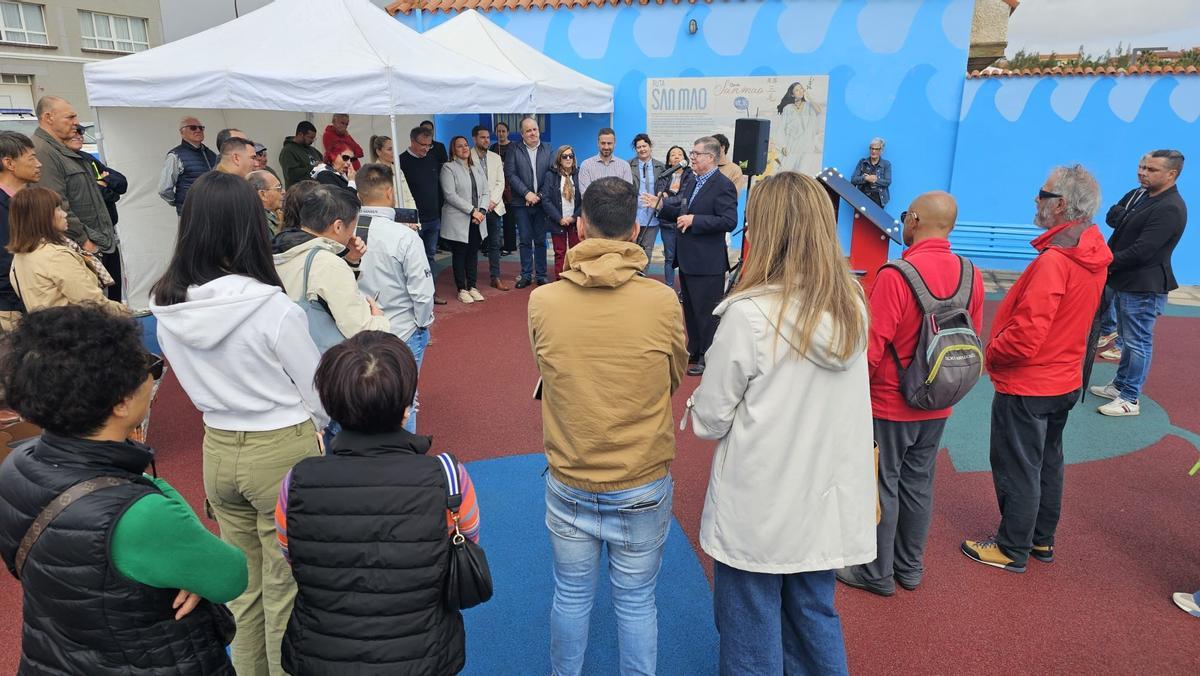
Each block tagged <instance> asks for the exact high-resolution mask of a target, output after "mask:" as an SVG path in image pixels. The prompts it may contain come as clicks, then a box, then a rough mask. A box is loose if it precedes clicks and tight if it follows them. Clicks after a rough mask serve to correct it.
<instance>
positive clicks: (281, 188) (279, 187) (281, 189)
mask: <svg viewBox="0 0 1200 676" xmlns="http://www.w3.org/2000/svg"><path fill="white" fill-rule="evenodd" d="M263 190H267V191H270V190H274V191H276V192H283V186H281V185H277V186H274V187H271V188H263Z"/></svg>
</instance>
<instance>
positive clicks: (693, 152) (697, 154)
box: [688, 150, 716, 157]
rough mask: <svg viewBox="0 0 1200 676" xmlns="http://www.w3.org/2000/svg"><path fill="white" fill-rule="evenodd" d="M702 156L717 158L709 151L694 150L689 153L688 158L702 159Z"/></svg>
mask: <svg viewBox="0 0 1200 676" xmlns="http://www.w3.org/2000/svg"><path fill="white" fill-rule="evenodd" d="M701 155H712V156H713V157H716V155H715V154H714V153H710V152H708V151H703V152H696V151H695V150H693V151H691V152H690V153H688V157H700V156H701Z"/></svg>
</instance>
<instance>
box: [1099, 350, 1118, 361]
mask: <svg viewBox="0 0 1200 676" xmlns="http://www.w3.org/2000/svg"><path fill="white" fill-rule="evenodd" d="M1097 356H1099V357H1100V358H1101V359H1107V360H1108V361H1121V350H1120V349H1119V348H1115V347H1110V348H1108V349H1107V350H1105V351H1103V352H1101V353H1100V354H1099V355H1097Z"/></svg>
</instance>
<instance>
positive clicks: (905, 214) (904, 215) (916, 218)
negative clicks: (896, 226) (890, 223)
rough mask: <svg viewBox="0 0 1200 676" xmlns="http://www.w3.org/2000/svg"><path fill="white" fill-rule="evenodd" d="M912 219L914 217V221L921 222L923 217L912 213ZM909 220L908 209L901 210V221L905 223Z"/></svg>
mask: <svg viewBox="0 0 1200 676" xmlns="http://www.w3.org/2000/svg"><path fill="white" fill-rule="evenodd" d="M912 219H913V222H914V223H917V222H919V221H920V220H921V217H920V216H918V215H916V214H913V215H912ZM907 221H908V211H901V212H900V222H901V223H904V222H907Z"/></svg>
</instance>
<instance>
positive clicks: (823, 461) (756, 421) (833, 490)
mask: <svg viewBox="0 0 1200 676" xmlns="http://www.w3.org/2000/svg"><path fill="white" fill-rule="evenodd" d="M781 300H782V299H781V297H780V295H779V293H778V292H776V291H774V290H773V289H771V288H767V289H762V290H759V291H758V292H757V293H756V292H748V293H746V294H740V295H736V296H733V297H731V298H729V299H728V300H726V301H725V302H723V303H722V304H721V305H719V306H717V309H716V310H715V311H714V313H713V314H716V315H718V316H720V317H721V323H720V324H719V325H718V327H717V334H716V337H715V338H714V339H713V344H712V347H710V348H709V349H708V352H707V353H706V354H705V357H704V361H705V371H704V378H703V380H701V381H700V387H698V388H697V389H696V391H695V393H693V394H692V397H691V398H690V399H688V407H689V409H690V410H691V419H692V425H693V428H694V430H695V433H696V436H698V437H702V438H705V439H720V440H721V442H720V443H719V444H718V445H717V452H716V455H715V456H714V457H713V462H712V474H711V476H710V478H709V483H708V494H707V495H706V496H705V500H704V515H703V517H702V518H701V521H700V546H701V547H702V548H703V549H704V551H706V552H708V554H709V555H710V556H712V557H713V558H714V559H716V560H717V561H720V562H721V563H724V564H726V565H728V566H731V567H733V568H737V569H739V570H745V571H750V572H755V573H773V574H787V573H801V572H808V571H816V570H830V569H835V568H841V567H842V566H849V565H854V564H858V563H868V562H870V561H873V560H875V505H876V495H877V492H876V487H875V453H874V443H873V438H872V437H873V433H872V427H871V393H870V384H869V382H868V378H867V358H866V339H865V336H864V339H863V342H862V344H861V345H860V346H859V347H858V349H856V350H855V351H854V352H853V353H852V354H851V356H850V357H849V358H848V359H839V358H838V357H837V356H835V355H833V354H832V342H833V338H834V335H833V334H834V331H833V324H832V322H831V321H830V319H829V317H828V315H826V316H825V317H823V318H822V321H821V323H820V324H818V325H817V328H816V330H815V331H814V332H813V336H812V340H811V341H810V343H811V344H810V347H809V349H808V352H807V354H806V355H805V356H804V357H802V358H798V357H796V356H795V353H794V352H793V351H792V350H791V347H790V346H789V344H788V341H787V339H786V338H785V337H787V336H791V335H792V331H793V324H794V322H795V321H796V318H797V312H796V311H789V312H787V313H785V315H784V322H785V324H786V325H785V326H784V327H783V335H782V336H779V337H778V340H776V336H777V332H776V330H775V323H776V321H777V320H778V319H777V318H778V317H779V303H780V302H781ZM863 318H864V321H865V319H866V308H865V306H864V308H863ZM685 421H686V418H685Z"/></svg>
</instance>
